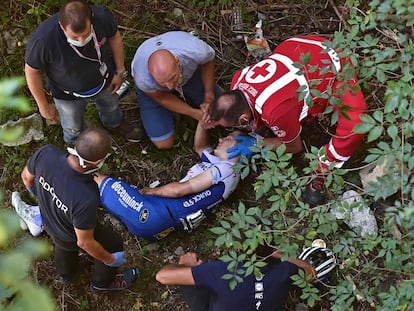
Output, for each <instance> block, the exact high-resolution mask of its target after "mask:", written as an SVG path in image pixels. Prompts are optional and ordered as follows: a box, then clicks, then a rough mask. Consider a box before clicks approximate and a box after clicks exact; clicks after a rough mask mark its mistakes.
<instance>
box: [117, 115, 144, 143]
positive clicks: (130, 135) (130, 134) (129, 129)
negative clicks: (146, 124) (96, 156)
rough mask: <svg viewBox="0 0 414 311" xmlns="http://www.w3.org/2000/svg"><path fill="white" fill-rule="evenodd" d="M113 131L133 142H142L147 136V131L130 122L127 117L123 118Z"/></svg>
mask: <svg viewBox="0 0 414 311" xmlns="http://www.w3.org/2000/svg"><path fill="white" fill-rule="evenodd" d="M112 132H114V133H115V134H119V135H121V136H123V137H124V138H125V139H126V140H128V141H130V142H133V143H137V142H140V141H141V140H142V139H143V138H144V136H145V133H144V131H143V130H142V129H141V128H139V127H136V126H134V125H132V124H130V123H129V122H128V121H127V120H125V119H124V120H122V122H121V124H120V125H119V126H118V127H116V128H114V129H112Z"/></svg>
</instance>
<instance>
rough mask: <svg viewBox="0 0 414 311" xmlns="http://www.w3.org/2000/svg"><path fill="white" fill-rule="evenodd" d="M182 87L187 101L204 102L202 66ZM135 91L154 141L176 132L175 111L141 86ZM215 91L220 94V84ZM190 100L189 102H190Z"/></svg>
mask: <svg viewBox="0 0 414 311" xmlns="http://www.w3.org/2000/svg"><path fill="white" fill-rule="evenodd" d="M182 88H183V93H184V97H185V101H189V102H191V103H192V104H194V106H195V107H199V106H200V105H201V104H202V103H203V102H204V85H203V81H202V79H201V71H200V67H199V68H198V69H197V70H196V71H195V72H194V74H193V76H192V77H191V79H190V80H189V81H187V83H186V84H185V85H183V86H182ZM135 91H136V93H137V98H138V103H139V107H140V114H141V120H142V124H143V125H144V128H145V131H146V133H147V135H148V137H149V138H150V139H151V140H152V141H162V140H165V139H167V138H169V137H171V135H173V133H174V112H172V111H170V110H168V109H166V108H164V107H163V106H161V105H159V104H158V103H157V102H156V101H154V100H153V99H152V98H151V97H149V96H147V95H146V94H145V93H144V92H143V91H141V90H140V89H139V88H137V87H135ZM214 92H215V94H216V96H218V95H220V93H221V89H220V88H219V86H217V85H216V86H215V89H214ZM172 93H174V91H172ZM189 102H187V103H188V104H190V103H189Z"/></svg>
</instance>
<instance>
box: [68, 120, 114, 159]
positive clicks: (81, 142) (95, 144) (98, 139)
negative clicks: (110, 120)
mask: <svg viewBox="0 0 414 311" xmlns="http://www.w3.org/2000/svg"><path fill="white" fill-rule="evenodd" d="M111 146H112V140H111V136H110V135H109V134H108V132H107V131H105V130H104V129H101V128H88V129H86V130H84V131H83V132H82V133H81V134H80V135H79V137H78V139H76V142H75V149H76V151H77V152H78V154H79V155H80V156H81V157H82V158H84V159H85V160H88V161H91V162H95V161H98V160H100V159H103V158H105V156H106V155H107V154H108V153H109V151H110V150H111Z"/></svg>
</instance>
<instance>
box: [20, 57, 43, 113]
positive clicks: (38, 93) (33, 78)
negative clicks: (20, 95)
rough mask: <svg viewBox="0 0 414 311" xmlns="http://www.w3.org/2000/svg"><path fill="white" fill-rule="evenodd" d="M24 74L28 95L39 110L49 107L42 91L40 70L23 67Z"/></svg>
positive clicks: (27, 66)
mask: <svg viewBox="0 0 414 311" xmlns="http://www.w3.org/2000/svg"><path fill="white" fill-rule="evenodd" d="M25 74H26V81H27V86H28V87H29V90H30V93H32V96H33V98H34V99H35V101H36V104H37V106H38V107H39V110H42V109H45V108H46V107H47V105H49V103H48V101H47V97H46V93H45V91H44V89H43V81H42V73H41V72H40V70H36V69H33V68H32V67H30V66H29V65H27V64H26V65H25Z"/></svg>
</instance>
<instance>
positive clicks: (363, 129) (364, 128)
mask: <svg viewBox="0 0 414 311" xmlns="http://www.w3.org/2000/svg"><path fill="white" fill-rule="evenodd" d="M373 127H374V124H370V123H358V124H357V125H355V126H354V128H353V129H352V132H354V133H357V134H364V133H368V132H369V131H370V130H371V129H372V128H373Z"/></svg>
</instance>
